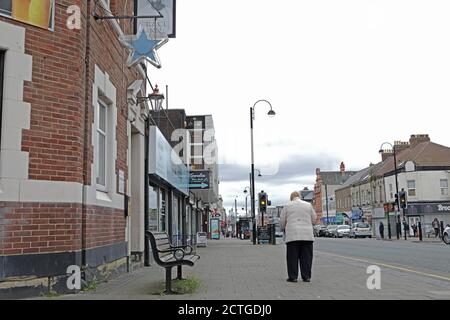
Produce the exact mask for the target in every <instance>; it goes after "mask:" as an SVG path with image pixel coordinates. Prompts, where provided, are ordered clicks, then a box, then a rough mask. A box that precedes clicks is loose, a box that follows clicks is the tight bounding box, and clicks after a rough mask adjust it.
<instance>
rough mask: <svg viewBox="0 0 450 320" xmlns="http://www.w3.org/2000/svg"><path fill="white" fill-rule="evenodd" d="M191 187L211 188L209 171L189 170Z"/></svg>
mask: <svg viewBox="0 0 450 320" xmlns="http://www.w3.org/2000/svg"><path fill="white" fill-rule="evenodd" d="M189 189H209V171H208V170H200V171H191V172H189Z"/></svg>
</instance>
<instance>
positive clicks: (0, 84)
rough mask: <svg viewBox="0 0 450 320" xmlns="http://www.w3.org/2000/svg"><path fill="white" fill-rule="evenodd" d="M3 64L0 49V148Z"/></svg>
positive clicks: (0, 140)
mask: <svg viewBox="0 0 450 320" xmlns="http://www.w3.org/2000/svg"><path fill="white" fill-rule="evenodd" d="M4 64H5V52H4V51H0V149H1V147H2V145H1V143H2V118H3V116H2V114H3V113H2V105H3V70H4Z"/></svg>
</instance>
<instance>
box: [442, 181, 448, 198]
mask: <svg viewBox="0 0 450 320" xmlns="http://www.w3.org/2000/svg"><path fill="white" fill-rule="evenodd" d="M441 195H442V196H448V180H447V179H441Z"/></svg>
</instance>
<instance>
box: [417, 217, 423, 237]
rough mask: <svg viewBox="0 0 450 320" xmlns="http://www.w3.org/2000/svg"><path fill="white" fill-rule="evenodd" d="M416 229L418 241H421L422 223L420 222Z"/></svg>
mask: <svg viewBox="0 0 450 320" xmlns="http://www.w3.org/2000/svg"><path fill="white" fill-rule="evenodd" d="M418 229H419V240H420V241H423V238H422V223H421V222H420V221H419V223H418Z"/></svg>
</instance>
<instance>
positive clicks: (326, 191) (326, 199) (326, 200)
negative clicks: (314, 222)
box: [325, 185, 330, 225]
mask: <svg viewBox="0 0 450 320" xmlns="http://www.w3.org/2000/svg"><path fill="white" fill-rule="evenodd" d="M325 203H326V207H327V225H328V224H329V223H330V220H329V217H328V186H327V185H325Z"/></svg>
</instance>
